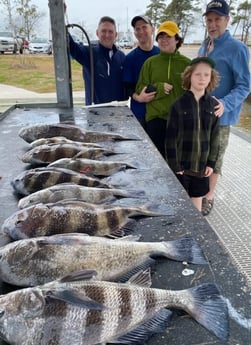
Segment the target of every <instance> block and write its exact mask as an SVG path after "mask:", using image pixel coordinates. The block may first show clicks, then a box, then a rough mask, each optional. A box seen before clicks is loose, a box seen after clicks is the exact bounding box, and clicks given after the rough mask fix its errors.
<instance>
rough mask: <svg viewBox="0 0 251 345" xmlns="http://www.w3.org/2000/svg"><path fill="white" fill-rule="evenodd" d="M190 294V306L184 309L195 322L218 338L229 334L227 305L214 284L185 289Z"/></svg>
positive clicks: (225, 338) (226, 336)
mask: <svg viewBox="0 0 251 345" xmlns="http://www.w3.org/2000/svg"><path fill="white" fill-rule="evenodd" d="M186 291H187V292H188V293H190V294H191V302H192V304H191V306H190V307H188V308H187V309H185V310H186V311H187V312H188V313H189V314H190V315H191V316H192V317H193V318H194V319H195V320H196V321H197V322H199V323H200V324H201V325H202V326H204V327H205V328H206V329H208V330H209V331H211V332H213V333H214V334H215V335H216V336H217V337H218V338H219V339H222V340H225V341H226V340H227V339H228V335H229V320H228V307H227V303H226V301H225V300H224V299H223V297H222V296H221V295H220V292H219V290H218V288H217V286H216V285H215V284H212V283H208V284H201V285H199V286H196V287H193V288H191V289H188V290H186Z"/></svg>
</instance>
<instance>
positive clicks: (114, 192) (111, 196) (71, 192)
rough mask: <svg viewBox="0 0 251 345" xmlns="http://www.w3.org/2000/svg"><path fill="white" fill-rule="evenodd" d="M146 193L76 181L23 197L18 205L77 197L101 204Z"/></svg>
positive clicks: (21, 206) (24, 205)
mask: <svg viewBox="0 0 251 345" xmlns="http://www.w3.org/2000/svg"><path fill="white" fill-rule="evenodd" d="M144 195H145V193H144V191H133V190H131V191H130V190H122V189H116V188H99V187H87V186H80V185H77V184H75V183H59V184H56V185H55V186H51V187H48V188H44V189H41V190H39V191H37V192H35V193H31V194H29V195H27V196H25V197H23V198H22V199H20V200H19V202H18V207H19V208H25V207H28V206H31V205H35V204H39V203H43V204H48V203H53V202H57V201H60V200H64V199H77V200H82V201H85V202H89V203H91V204H101V203H105V202H108V201H114V200H116V198H139V197H142V196H144Z"/></svg>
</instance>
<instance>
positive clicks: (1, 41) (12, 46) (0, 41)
mask: <svg viewBox="0 0 251 345" xmlns="http://www.w3.org/2000/svg"><path fill="white" fill-rule="evenodd" d="M23 49H24V47H23V39H22V38H21V37H15V36H14V35H13V33H12V32H10V31H1V32H0V53H1V54H4V53H6V52H10V53H13V54H16V53H17V52H19V53H20V54H22V53H23Z"/></svg>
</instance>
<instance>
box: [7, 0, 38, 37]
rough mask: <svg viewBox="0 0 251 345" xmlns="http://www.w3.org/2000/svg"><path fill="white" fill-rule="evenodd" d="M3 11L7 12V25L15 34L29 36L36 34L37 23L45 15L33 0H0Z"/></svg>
mask: <svg viewBox="0 0 251 345" xmlns="http://www.w3.org/2000/svg"><path fill="white" fill-rule="evenodd" d="M0 5H2V7H3V12H4V13H6V17H7V27H8V29H9V30H11V31H13V32H14V33H15V35H20V36H24V37H27V39H28V40H29V39H30V38H31V36H32V35H34V33H35V31H36V28H37V25H38V24H39V22H40V20H41V19H42V18H43V17H44V16H45V12H43V11H39V10H38V7H37V6H35V5H33V4H32V3H31V0H0Z"/></svg>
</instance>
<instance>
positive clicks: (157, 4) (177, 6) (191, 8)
mask: <svg viewBox="0 0 251 345" xmlns="http://www.w3.org/2000/svg"><path fill="white" fill-rule="evenodd" d="M207 2H208V1H200V0H179V1H177V0H172V1H165V0H150V1H149V5H148V6H147V8H146V11H145V14H146V15H147V16H149V18H150V19H151V20H152V22H153V25H154V26H155V27H157V26H158V25H159V24H160V23H161V22H163V21H165V20H173V21H175V22H176V23H177V24H178V26H179V28H180V33H181V36H182V37H183V38H184V39H185V37H186V36H187V35H188V34H191V33H192V32H193V30H196V29H197V30H198V28H203V27H204V31H205V35H206V29H205V26H204V21H203V17H202V14H203V12H204V11H205V8H206V4H207ZM227 2H228V4H229V6H230V12H231V18H232V23H231V25H232V26H233V27H234V28H235V30H234V33H236V32H237V30H239V32H240V33H241V34H240V39H241V40H242V41H243V42H244V43H248V39H249V31H250V27H251V1H247V0H246V1H243V2H241V1H237V0H229V1H227ZM0 8H1V9H2V16H5V19H4V23H5V27H6V29H8V30H10V31H12V32H14V33H15V35H19V36H23V37H25V38H27V39H28V40H29V39H30V38H32V37H33V36H35V34H36V31H37V27H38V26H39V23H40V21H41V19H42V18H43V17H44V16H45V15H46V13H45V12H44V11H40V10H39V8H38V7H37V6H36V5H34V4H33V3H32V0H0ZM2 22H3V21H2Z"/></svg>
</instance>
